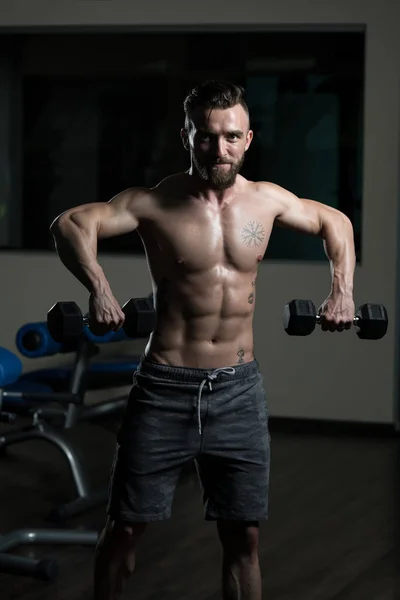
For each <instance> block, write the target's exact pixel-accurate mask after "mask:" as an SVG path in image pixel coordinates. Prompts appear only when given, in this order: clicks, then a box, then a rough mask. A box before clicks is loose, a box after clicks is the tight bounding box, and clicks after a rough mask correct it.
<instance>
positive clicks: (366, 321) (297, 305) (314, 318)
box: [283, 300, 389, 340]
mask: <svg viewBox="0 0 400 600" xmlns="http://www.w3.org/2000/svg"><path fill="white" fill-rule="evenodd" d="M388 322H389V320H388V314H387V310H386V308H385V307H384V306H383V304H362V305H361V306H360V307H359V309H358V310H357V311H356V315H355V317H354V319H353V325H354V326H355V327H356V332H357V335H358V337H359V338H360V339H362V340H380V339H381V338H383V336H384V335H385V334H386V332H387V328H388ZM320 324H321V317H320V316H319V315H318V314H317V310H316V308H315V306H314V304H313V302H311V300H292V301H291V302H289V303H288V304H286V306H285V309H284V312H283V326H284V328H285V331H286V333H287V334H288V335H310V333H312V332H313V331H314V329H315V326H316V325H320Z"/></svg>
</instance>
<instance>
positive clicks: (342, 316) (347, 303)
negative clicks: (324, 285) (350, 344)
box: [318, 293, 355, 331]
mask: <svg viewBox="0 0 400 600" xmlns="http://www.w3.org/2000/svg"><path fill="white" fill-rule="evenodd" d="M354 312H355V305H354V301H353V297H352V296H349V295H345V294H340V293H336V294H334V293H331V294H329V296H328V297H327V299H326V300H324V302H323V303H322V305H321V306H320V308H319V310H318V314H319V315H320V317H321V329H322V331H344V330H345V329H350V328H351V326H352V325H353V320H354Z"/></svg>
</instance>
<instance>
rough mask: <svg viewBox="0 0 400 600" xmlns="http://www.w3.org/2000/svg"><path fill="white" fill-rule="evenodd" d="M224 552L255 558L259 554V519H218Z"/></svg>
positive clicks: (235, 556) (230, 554)
mask: <svg viewBox="0 0 400 600" xmlns="http://www.w3.org/2000/svg"><path fill="white" fill-rule="evenodd" d="M217 527H218V534H219V538H220V540H221V544H222V547H223V549H224V552H225V553H226V554H228V555H229V556H232V557H234V558H241V557H242V558H249V559H251V558H255V557H256V556H257V554H258V538H259V523H258V521H252V522H250V521H243V522H241V521H222V520H221V521H218V523H217Z"/></svg>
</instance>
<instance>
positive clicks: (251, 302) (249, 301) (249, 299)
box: [247, 281, 256, 304]
mask: <svg viewBox="0 0 400 600" xmlns="http://www.w3.org/2000/svg"><path fill="white" fill-rule="evenodd" d="M251 285H252V287H255V285H256V282H255V281H252V282H251ZM247 301H248V303H249V304H253V302H254V292H251V294H249V297H248V298H247Z"/></svg>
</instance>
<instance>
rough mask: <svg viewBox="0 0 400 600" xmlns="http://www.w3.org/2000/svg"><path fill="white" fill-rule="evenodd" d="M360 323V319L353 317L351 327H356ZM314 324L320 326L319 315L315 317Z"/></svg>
mask: <svg viewBox="0 0 400 600" xmlns="http://www.w3.org/2000/svg"><path fill="white" fill-rule="evenodd" d="M360 321H361V317H354V318H353V325H357V324H358V323H359V322H360ZM316 323H317V325H321V315H317V316H316Z"/></svg>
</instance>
